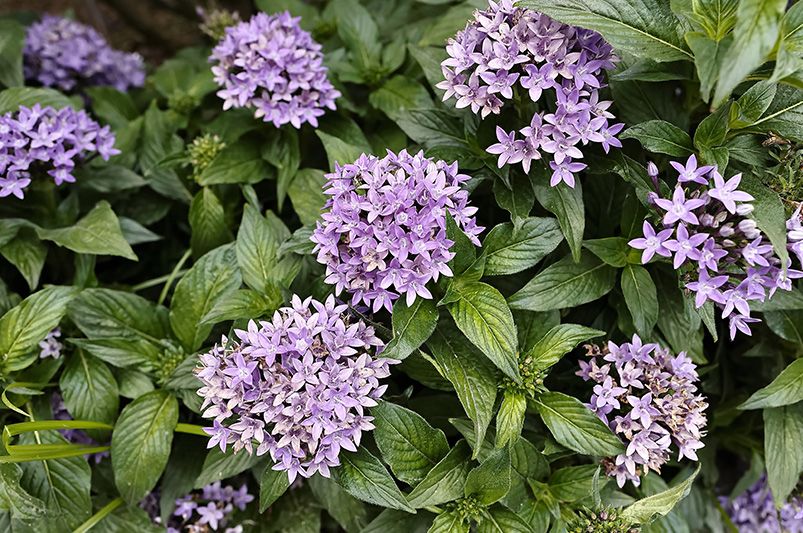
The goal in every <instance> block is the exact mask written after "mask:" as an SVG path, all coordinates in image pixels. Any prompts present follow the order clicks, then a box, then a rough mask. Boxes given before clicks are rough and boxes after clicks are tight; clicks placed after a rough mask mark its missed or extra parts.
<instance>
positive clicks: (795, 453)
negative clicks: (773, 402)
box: [764, 403, 803, 507]
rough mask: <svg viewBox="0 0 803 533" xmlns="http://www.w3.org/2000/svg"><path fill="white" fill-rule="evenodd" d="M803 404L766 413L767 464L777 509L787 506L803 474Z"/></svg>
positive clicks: (768, 479)
mask: <svg viewBox="0 0 803 533" xmlns="http://www.w3.org/2000/svg"><path fill="white" fill-rule="evenodd" d="M801 435H803V403H797V404H795V405H787V406H785V407H774V408H770V409H764V460H765V461H766V463H767V483H768V484H769V486H770V490H771V491H772V496H773V498H774V499H775V505H776V506H777V507H780V506H781V505H783V504H784V503H785V502H786V500H787V498H788V497H789V494H790V493H791V492H792V489H794V488H795V485H797V483H798V481H799V479H800V474H801V472H803V448H801V447H800V436H801Z"/></svg>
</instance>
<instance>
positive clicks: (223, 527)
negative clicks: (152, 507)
mask: <svg viewBox="0 0 803 533" xmlns="http://www.w3.org/2000/svg"><path fill="white" fill-rule="evenodd" d="M253 500H254V496H253V495H251V494H249V493H248V486H247V485H242V486H240V488H239V489H235V488H234V487H232V486H231V485H226V486H221V484H220V481H216V482H215V483H212V484H209V485H207V486H205V487H204V488H202V489H201V490H199V491H193V492H191V493H189V494H186V495H184V496H182V497H180V498H177V499H176V508H175V510H174V511H173V514H172V515H170V518H169V519H168V521H167V524H165V526H166V529H167V533H181V532H182V531H192V532H199V533H200V532H203V531H209V530H211V531H222V532H224V533H242V531H243V526H241V525H236V526H232V524H231V523H230V522H231V517H232V515H233V514H234V512H235V510H236V509H239V510H240V511H244V510H245V508H246V506H247V505H248V504H249V503H250V502H251V501H253ZM157 509H158V508H157ZM158 516H159V515H158V513H154V515H152V516H151V518H152V519H154V521H155V522H157V523H159V522H161V519H159V517H158Z"/></svg>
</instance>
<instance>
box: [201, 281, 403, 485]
mask: <svg viewBox="0 0 803 533" xmlns="http://www.w3.org/2000/svg"><path fill="white" fill-rule="evenodd" d="M235 334H236V336H237V339H236V340H234V339H232V342H229V340H228V339H226V338H225V337H223V339H222V340H221V343H220V344H218V345H215V347H214V348H212V350H211V351H210V352H208V353H206V354H204V355H201V357H200V361H201V366H200V367H199V368H198V369H197V376H198V378H199V379H200V380H201V382H202V383H203V386H202V387H201V388H200V389H199V390H198V394H199V395H200V396H202V397H203V399H204V401H203V405H202V411H203V416H204V417H205V418H211V419H213V420H214V422H213V426H212V427H211V428H206V429H205V430H204V431H206V432H207V433H208V434H209V435H210V437H211V438H210V440H209V447H210V448H211V447H214V446H220V449H221V450H223V451H225V450H226V447H227V446H229V445H231V446H232V447H233V449H234V451H235V453H236V452H239V451H240V450H245V451H246V452H247V453H249V454H251V453H253V452H254V448H256V454H257V455H264V454H265V453H268V452H270V455H271V457H272V459H273V461H274V462H275V463H276V464H275V466H274V467H273V468H274V470H283V471H287V474H288V477H289V479H290V482H292V481H293V480H294V479H295V478H296V476H297V475H301V476H302V477H310V476H312V475H313V474H315V473H316V472H320V473H321V475H323V476H325V477H328V476H329V468H330V467H334V466H337V465H339V464H340V460H339V458H338V456H339V454H340V450H341V449H345V450H349V451H356V450H357V446H359V444H360V439H361V436H362V432H363V431H369V430H371V429H373V428H374V426H373V424H372V420H373V417H371V416H368V415H367V414H366V413H365V408H367V407H373V406H375V405H377V400H378V399H379V398H380V397H381V396H382V394H383V393H384V392H385V389H386V388H387V385H380V383H379V380H380V379H382V378H385V377H387V376H388V375H390V370H389V365H390V364H393V363H395V362H396V361H394V360H390V359H385V358H382V357H378V353H379V352H381V350H382V348H383V347H384V344H383V343H382V341H381V340H380V339H379V338H377V336H376V335H375V334H374V329H373V328H372V327H370V326H367V325H366V324H365V323H364V322H363V321H362V320H356V319H353V318H352V317H351V316H350V315H349V314H348V313H347V306H345V305H338V304H337V303H336V302H335V299H334V297H333V296H330V297H329V298H328V299H327V300H326V302H325V303H321V302H318V301H316V300H313V299H312V298H307V299H306V300H303V301H302V300H301V299H300V298H299V297H298V296H293V300H292V307H284V308H282V309H279V310H278V311H276V313H274V315H273V319H272V320H270V321H261V322H259V323H257V322H255V321H253V320H252V321H250V322H249V324H248V329H247V330H235Z"/></svg>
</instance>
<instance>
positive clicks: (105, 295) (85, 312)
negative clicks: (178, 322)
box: [69, 289, 170, 342]
mask: <svg viewBox="0 0 803 533" xmlns="http://www.w3.org/2000/svg"><path fill="white" fill-rule="evenodd" d="M69 316H70V319H71V320H72V321H73V322H75V325H76V326H78V329H80V330H81V331H82V332H83V334H84V335H86V336H87V337H88V338H90V339H116V338H134V339H136V338H145V339H148V340H151V341H154V342H158V341H159V340H161V339H164V338H167V336H168V331H169V329H170V327H169V324H168V317H167V309H165V308H164V307H162V306H157V305H155V304H153V303H151V302H150V301H148V300H146V299H145V298H142V297H141V296H137V295H136V294H131V293H128V292H123V291H115V290H112V289H84V290H83V291H82V292H81V294H80V295H79V296H78V297H77V298H76V299H75V300H74V301H73V302H72V303H70V305H69Z"/></svg>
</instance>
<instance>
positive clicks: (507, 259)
mask: <svg viewBox="0 0 803 533" xmlns="http://www.w3.org/2000/svg"><path fill="white" fill-rule="evenodd" d="M562 240H563V234H562V233H561V230H560V226H559V225H558V222H557V220H556V219H554V218H540V217H528V218H525V219H523V220H521V221H520V223H519V224H513V223H512V222H506V223H504V224H499V225H498V226H496V227H494V228H493V229H492V230H491V231H490V232H489V233H488V235H487V236H486V237H485V240H484V241H483V243H482V250H483V254H484V255H485V275H487V276H502V275H507V274H515V273H517V272H521V271H522V270H526V269H528V268H530V267H532V266H534V265H535V264H537V263H538V262H539V261H540V260H541V259H543V258H544V257H545V256H546V255H547V254H549V253H551V252H552V251H553V250H555V248H557V247H558V245H559V244H560V242H561V241H562Z"/></svg>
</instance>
